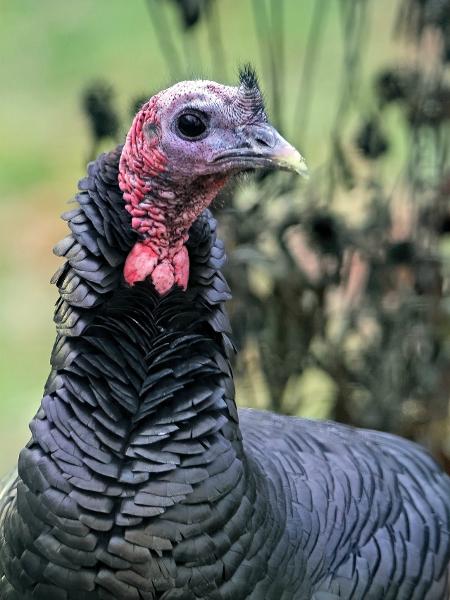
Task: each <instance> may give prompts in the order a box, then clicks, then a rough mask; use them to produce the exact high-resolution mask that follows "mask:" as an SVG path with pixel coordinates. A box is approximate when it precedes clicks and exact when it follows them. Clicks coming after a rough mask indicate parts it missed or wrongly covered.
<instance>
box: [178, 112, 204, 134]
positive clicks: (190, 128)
mask: <svg viewBox="0 0 450 600" xmlns="http://www.w3.org/2000/svg"><path fill="white" fill-rule="evenodd" d="M177 127H178V131H179V132H180V133H181V135H182V136H183V137H186V138H189V139H195V138H198V137H200V136H201V135H202V134H203V133H204V132H205V131H206V124H205V123H204V121H203V120H202V119H201V118H200V117H199V116H198V115H194V114H193V113H185V114H184V115H180V116H179V117H178V120H177Z"/></svg>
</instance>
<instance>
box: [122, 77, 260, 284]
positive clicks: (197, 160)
mask: <svg viewBox="0 0 450 600" xmlns="http://www.w3.org/2000/svg"><path fill="white" fill-rule="evenodd" d="M255 107H256V109H255ZM186 113H188V114H197V115H201V116H202V119H203V120H204V122H205V123H206V125H205V135H204V136H203V137H202V136H201V135H200V137H199V138H198V139H195V140H193V139H191V138H190V137H189V136H184V135H183V134H182V132H180V130H179V129H178V125H177V124H178V122H179V121H178V119H179V116H180V115H181V114H186ZM265 120H266V117H265V114H264V111H263V108H262V99H261V97H260V95H259V91H258V90H253V91H248V90H247V91H246V90H245V89H244V87H242V86H241V87H229V86H224V85H220V84H217V83H214V82H210V81H185V82H181V83H178V84H175V85H174V86H172V87H171V88H168V89H167V90H163V91H162V92H160V93H159V94H157V95H155V96H153V97H152V98H151V99H150V100H149V101H148V102H147V103H146V104H144V106H143V107H142V108H141V110H140V111H139V112H138V113H137V115H136V117H135V119H134V121H133V124H132V126H131V129H130V131H129V133H128V135H127V139H126V142H125V145H124V147H123V150H122V155H121V158H120V165H119V186H120V189H121V190H122V192H123V198H124V201H125V208H126V210H127V211H128V212H129V213H130V215H131V226H132V227H133V229H134V230H135V231H136V232H137V233H138V238H139V239H138V241H137V242H136V243H135V245H134V247H133V248H132V249H131V251H130V253H129V255H128V257H127V259H126V262H125V267H124V278H125V281H126V282H127V283H128V284H129V285H131V286H132V285H134V284H135V283H137V282H139V281H144V280H146V279H149V280H150V281H151V282H152V283H153V285H154V287H155V289H156V290H157V291H158V293H159V294H161V295H164V294H167V293H168V292H169V291H170V290H171V289H172V287H173V286H174V285H178V286H179V287H180V288H181V289H183V290H185V289H186V288H187V285H188V280H189V255H188V252H187V249H186V246H185V243H186V241H187V239H188V236H189V228H190V227H191V225H192V223H193V222H194V221H195V220H196V219H197V218H198V216H199V215H200V214H201V212H202V211H203V210H204V209H205V208H207V207H208V206H209V205H210V203H211V202H212V200H213V199H214V197H215V196H216V195H217V194H218V192H219V191H220V189H221V188H222V187H223V186H224V184H225V183H226V181H227V179H228V177H229V176H230V175H231V172H232V171H233V168H235V167H232V166H230V164H227V163H220V162H215V160H216V157H217V156H219V155H221V153H223V152H225V153H226V152H227V151H228V152H229V151H230V150H231V151H232V150H233V149H235V148H236V147H239V146H242V145H243V146H244V147H248V145H249V142H248V139H247V138H246V130H245V128H246V127H247V126H248V125H249V124H250V123H251V122H256V123H264V122H265Z"/></svg>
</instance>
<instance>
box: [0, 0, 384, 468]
mask: <svg viewBox="0 0 450 600" xmlns="http://www.w3.org/2000/svg"><path fill="white" fill-rule="evenodd" d="M158 1H159V0H158ZM260 1H261V2H262V0H260ZM317 2H318V0H301V1H299V0H285V6H286V15H285V26H286V73H287V77H286V81H285V85H284V89H283V94H282V105H283V121H284V123H285V132H286V135H287V137H288V138H290V139H292V138H295V141H296V142H297V143H298V145H299V147H300V148H301V150H302V151H303V153H304V154H305V156H306V157H307V159H308V163H309V164H310V166H311V167H312V168H315V167H317V166H319V165H320V164H321V162H322V161H323V159H324V157H325V155H326V152H327V149H328V139H329V137H328V136H329V130H330V125H331V123H332V120H333V118H334V115H335V111H336V98H337V94H338V92H339V89H338V83H339V80H340V75H341V62H342V35H341V32H340V25H339V19H338V14H337V8H336V7H337V5H338V3H337V1H334V0H328V4H327V3H325V4H326V5H327V6H328V9H329V13H328V16H327V22H326V30H325V35H324V36H323V39H322V42H321V47H320V53H319V61H318V63H317V65H316V66H315V67H314V76H313V82H314V89H313V96H312V103H311V111H310V115H311V117H310V120H309V122H308V130H307V132H305V133H304V132H302V131H298V115H297V114H296V113H295V106H296V102H297V87H298V78H299V73H300V71H301V68H302V65H303V58H304V54H305V45H306V36H307V33H308V31H309V27H310V22H311V16H312V10H313V7H314V6H315V3H317ZM395 4H396V3H391V2H390V0H379V1H377V2H376V3H372V16H371V28H370V29H371V32H372V35H371V37H370V39H369V40H368V42H367V43H368V46H367V61H366V63H365V68H366V75H365V78H364V82H363V85H362V88H361V106H360V108H361V109H365V108H367V109H369V108H370V101H369V98H370V94H369V87H368V81H369V76H370V73H371V72H372V71H373V69H374V68H375V67H376V66H377V65H380V64H383V63H385V62H386V61H387V60H388V58H389V56H390V54H391V53H392V49H393V46H392V43H391V42H390V27H391V23H392V14H393V11H394V10H395V8H396V7H395V6H394V5H395ZM217 7H218V10H219V13H220V18H221V23H222V27H223V32H224V39H225V44H226V48H225V51H226V56H227V62H226V65H223V66H221V72H220V73H215V72H214V70H213V67H212V64H211V60H210V56H211V53H210V52H209V51H208V35H207V34H208V32H207V29H206V27H205V26H204V25H202V26H201V27H200V30H199V44H200V48H201V52H200V56H199V55H198V54H197V55H195V54H194V53H193V48H195V46H194V45H193V44H192V43H191V44H190V43H189V42H186V41H183V40H182V39H181V37H180V36H179V35H177V34H176V33H175V36H176V44H177V48H178V49H179V50H180V52H182V54H183V57H184V58H185V59H186V60H185V66H184V72H185V73H187V74H194V75H197V76H199V75H202V76H207V77H211V78H213V77H217V78H218V79H225V80H226V81H229V82H231V81H235V73H236V70H237V65H239V64H242V63H243V62H246V61H249V60H250V61H252V62H253V63H255V65H256V66H257V68H258V70H259V71H260V73H261V74H262V76H261V79H262V85H263V88H264V87H267V82H266V81H265V78H264V73H263V72H262V69H261V62H260V54H259V46H258V40H257V37H256V35H255V23H254V20H253V16H252V12H251V1H250V0H217ZM0 15H1V17H0V56H1V57H2V60H1V62H0V80H1V82H2V91H1V94H0V131H1V132H2V133H1V145H0V292H1V301H0V411H1V420H0V440H1V442H0V448H1V452H0V472H1V471H3V470H4V469H6V468H7V467H8V465H12V464H13V463H14V461H15V457H16V455H17V452H18V450H19V448H20V447H21V446H22V445H23V444H24V442H25V441H26V439H27V437H28V432H27V422H28V420H29V418H30V416H31V415H32V414H33V412H34V411H35V410H36V409H37V406H38V403H39V400H40V397H41V394H42V388H43V384H44V382H45V379H46V377H47V374H48V370H49V364H48V360H49V359H48V357H49V352H50V348H51V343H52V339H53V335H54V333H53V331H54V330H53V325H52V321H51V312H52V306H53V303H54V300H55V290H53V289H52V288H51V287H50V286H49V285H48V280H49V278H50V276H51V274H52V272H53V271H54V270H55V268H56V266H57V261H56V260H55V259H54V258H53V257H52V254H51V247H52V246H53V244H54V243H55V242H56V241H57V240H58V239H59V238H60V237H62V236H63V235H64V234H65V233H64V225H63V224H62V223H61V222H60V221H59V220H58V214H59V213H61V212H62V211H63V210H64V209H65V202H66V200H67V199H69V198H70V197H71V196H72V195H73V193H74V191H75V188H76V181H77V179H78V178H79V177H80V176H81V175H82V172H83V162H84V160H83V158H84V157H86V156H87V152H88V132H87V127H86V123H85V120H84V118H83V115H82V113H81V110H80V92H81V90H82V89H83V88H84V86H86V85H87V84H88V83H89V82H91V81H92V80H93V79H97V78H103V79H106V80H107V81H109V82H111V83H112V84H113V85H114V87H115V89H116V90H117V102H118V105H119V107H120V111H121V114H122V115H123V118H124V121H128V122H129V118H130V117H129V104H130V100H131V98H132V97H133V96H137V95H142V94H143V93H148V94H151V93H152V92H153V91H155V90H157V89H159V88H161V87H162V86H165V85H167V84H168V83H170V81H171V80H172V78H173V77H172V74H171V73H169V71H168V68H167V65H166V63H165V61H164V59H163V57H162V55H161V53H160V50H159V47H158V44H157V41H156V39H155V36H154V30H153V27H152V23H151V21H150V19H149V16H148V13H147V11H146V8H145V3H144V0H135V1H134V2H128V3H125V2H123V0H95V2H93V1H92V0H77V1H76V2H61V0H39V2H36V0H20V1H18V0H0ZM176 18H177V15H175V14H172V15H171V17H170V19H171V23H172V26H173V31H174V32H175V20H176ZM269 110H270V106H269Z"/></svg>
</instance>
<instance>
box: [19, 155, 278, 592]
mask: <svg viewBox="0 0 450 600" xmlns="http://www.w3.org/2000/svg"><path fill="white" fill-rule="evenodd" d="M117 156H118V155H117V153H116V154H111V155H106V156H104V157H102V159H101V160H100V161H97V164H96V165H94V167H91V169H90V175H89V177H88V178H87V180H84V181H82V182H81V184H80V189H81V193H80V194H79V195H78V197H77V199H78V203H79V208H77V209H75V210H74V211H71V212H70V213H69V214H68V215H66V219H67V220H68V222H69V227H70V228H71V230H72V234H71V235H70V236H69V238H66V240H64V241H63V242H62V243H61V244H60V245H59V246H58V247H57V249H56V252H57V254H59V255H61V256H65V257H66V259H67V262H66V264H65V266H64V267H63V268H62V269H61V270H60V271H59V272H58V273H57V275H56V276H55V278H54V281H55V282H56V284H57V286H58V288H59V290H60V300H59V302H58V303H57V309H56V313H55V321H56V324H57V328H58V331H59V334H58V337H57V340H56V343H55V347H54V350H53V354H52V366H53V370H52V373H51V375H50V377H49V380H48V382H47V386H46V390H45V391H46V393H45V396H44V398H43V400H42V404H41V407H40V410H39V411H38V413H37V415H36V417H35V418H34V419H33V421H32V423H31V425H30V428H31V431H32V439H31V441H30V442H29V444H28V445H27V447H26V448H25V449H24V450H23V451H22V453H21V456H20V460H19V475H20V478H21V482H20V483H19V487H18V504H19V507H22V508H20V512H21V518H22V519H23V521H25V522H26V523H28V525H29V526H30V527H31V524H30V523H29V521H30V519H31V521H33V527H34V529H35V530H36V532H35V535H36V537H39V535H40V534H39V528H38V527H37V526H36V525H35V520H36V518H35V515H36V513H37V514H39V518H40V519H41V520H42V523H43V524H44V526H43V531H45V534H46V535H47V536H50V537H53V538H54V542H55V544H54V545H56V548H57V550H52V548H53V547H54V546H52V545H51V544H46V548H47V550H46V552H47V551H48V552H51V553H52V556H51V557H50V559H51V560H52V561H53V562H54V563H55V564H56V565H58V568H60V569H61V572H60V573H59V576H60V580H61V586H62V587H63V588H64V585H65V583H64V577H62V576H61V573H64V572H65V571H64V569H65V570H66V571H67V570H69V571H70V570H71V569H75V570H76V577H75V580H76V581H77V582H78V583H79V585H83V586H85V587H84V588H81V589H89V590H92V589H97V587H98V586H100V588H101V589H103V590H107V591H108V593H110V594H113V596H112V597H115V596H114V594H115V595H116V596H117V597H120V598H135V597H136V598H137V597H140V596H134V595H133V593H132V591H130V589H129V586H130V585H131V586H136V587H139V586H142V585H144V584H145V585H147V586H150V587H151V588H152V589H153V590H166V589H171V588H174V589H175V588H176V589H181V588H183V589H187V588H186V586H187V587H189V586H190V585H191V584H190V583H189V581H190V580H191V578H192V577H193V569H194V568H199V569H201V572H202V573H203V575H202V577H201V580H202V582H203V583H202V585H203V586H206V588H208V585H209V586H217V585H221V584H222V583H223V582H224V579H226V580H228V579H229V578H230V577H232V575H233V574H234V573H235V572H236V571H238V570H240V569H244V570H245V568H244V566H243V565H244V562H245V558H246V556H247V555H248V554H249V553H252V554H255V553H257V552H258V551H259V550H260V549H261V548H262V547H263V548H264V552H267V551H269V552H270V548H269V547H268V544H265V543H264V542H265V539H264V538H265V536H264V535H263V534H262V532H263V531H264V527H266V526H267V522H269V521H270V515H269V514H268V513H267V509H266V508H264V488H265V484H264V482H263V481H262V480H260V479H258V477H257V475H256V473H255V471H254V469H252V468H251V467H250V465H249V462H248V460H247V459H246V458H245V455H244V451H243V447H242V441H241V434H240V430H239V426H238V418H237V412H236V406H235V402H234V387H233V379H232V374H231V369H230V363H229V353H230V351H229V348H230V343H229V340H228V331H229V324H228V319H227V317H226V314H225V312H224V310H223V303H224V302H225V300H226V299H227V298H228V297H229V290H228V287H227V285H226V282H225V280H224V278H223V276H222V274H221V271H220V268H221V266H222V264H223V262H224V250H223V244H222V243H221V242H220V241H219V240H217V239H216V234H215V228H216V225H215V221H214V219H212V217H211V215H210V213H208V212H205V213H204V214H203V215H202V216H201V217H200V218H199V219H198V220H197V221H196V222H195V224H194V225H193V227H192V228H191V231H190V237H189V241H188V242H187V246H188V250H189V254H190V259H191V279H190V284H189V288H188V290H187V292H182V291H180V290H175V291H173V292H171V293H170V294H168V295H167V296H165V297H163V298H161V297H160V296H159V295H158V294H157V293H155V291H154V290H153V288H152V287H151V285H150V284H149V283H147V282H143V283H139V284H137V285H136V286H134V287H132V288H130V287H128V286H126V285H125V284H124V283H123V281H122V268H123V259H124V257H125V256H126V255H127V252H128V250H129V247H130V246H131V245H132V243H133V237H132V235H131V236H130V234H129V233H125V234H124V233H123V232H122V227H123V222H122V221H119V219H123V217H122V214H121V213H120V216H119V213H118V216H117V218H116V220H114V218H113V217H114V210H116V212H117V208H116V207H117V204H116V203H117V202H118V201H119V200H120V192H119V191H118V190H117V184H116V181H117V179H116V178H115V175H116V174H117ZM106 208H108V209H109V211H106ZM104 214H107V215H108V217H109V219H110V221H108V222H106V220H102V215H104ZM128 227H129V225H128ZM99 232H103V236H101V235H99ZM113 242H115V245H114V248H113V247H112V243H113ZM257 492H258V493H257ZM27 507H28V508H27ZM29 507H32V510H31V511H30V510H29ZM83 540H84V541H83ZM86 540H89V542H87V541H86ZM33 551H36V548H35V547H33ZM46 559H48V557H46ZM99 563H100V567H99V566H98V565H99ZM93 566H95V568H93ZM99 569H100V570H99ZM130 569H131V574H130ZM123 570H128V571H127V573H128V574H127V575H126V577H125V575H123V577H125V580H126V581H125V582H124V580H123V579H121V578H120V577H119V576H118V572H123ZM127 577H128V579H126V578H127ZM77 578H78V579H77ZM130 578H131V579H130ZM80 581H81V583H80ZM208 582H209V583H208ZM78 583H77V585H78ZM96 586H97V587H96ZM206 588H205V589H206ZM77 589H78V588H77ZM197 591H198V590H197ZM205 593H206V592H205ZM202 594H203V591H202V592H201V594H200V595H202ZM102 597H103V596H102ZM108 597H109V596H108ZM149 597H154V596H149ZM155 597H159V596H155ZM170 597H171V596H170V595H169V596H167V598H170ZM177 597H178V596H177ZM164 598H166V596H164Z"/></svg>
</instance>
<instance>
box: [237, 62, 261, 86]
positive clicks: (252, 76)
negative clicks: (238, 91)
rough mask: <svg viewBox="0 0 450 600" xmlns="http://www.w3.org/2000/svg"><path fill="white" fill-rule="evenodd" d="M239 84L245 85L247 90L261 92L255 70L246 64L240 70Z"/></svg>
mask: <svg viewBox="0 0 450 600" xmlns="http://www.w3.org/2000/svg"><path fill="white" fill-rule="evenodd" d="M239 83H240V84H241V85H243V86H244V87H245V88H246V89H247V90H257V91H258V92H259V91H260V88H259V81H258V76H257V75H256V71H255V68H254V67H253V66H252V65H251V64H250V63H246V64H245V65H243V66H242V67H240V69H239Z"/></svg>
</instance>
